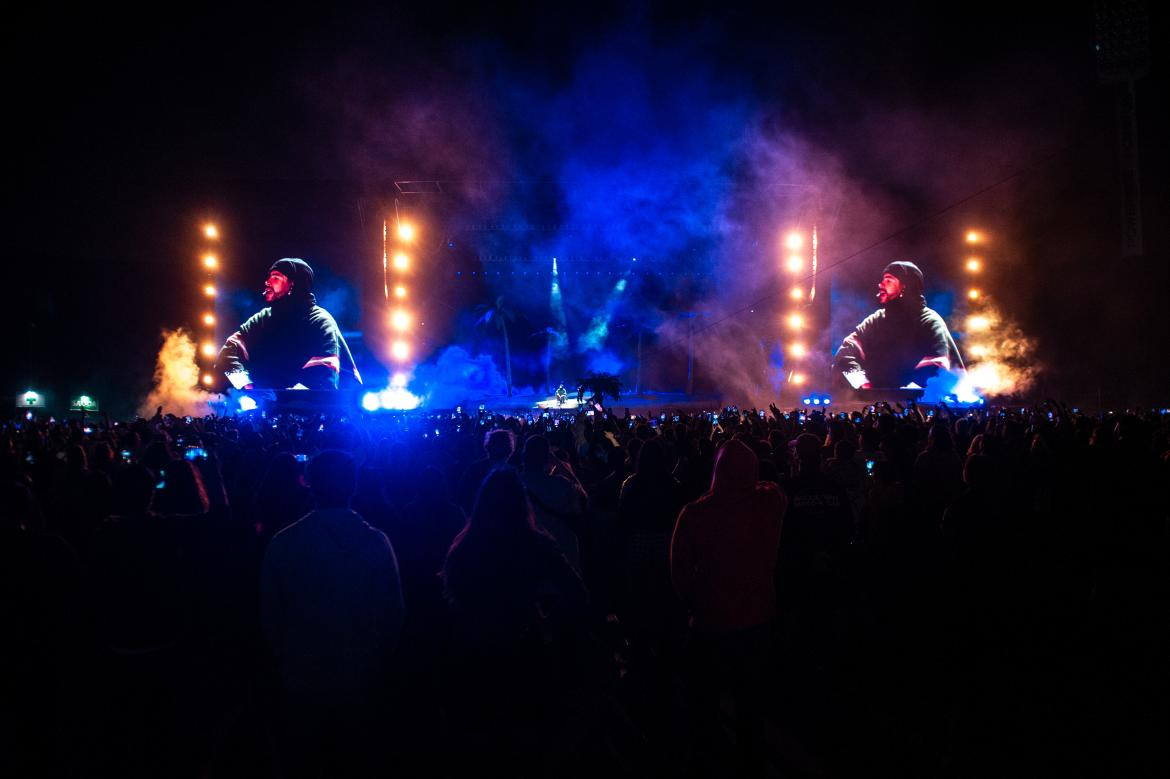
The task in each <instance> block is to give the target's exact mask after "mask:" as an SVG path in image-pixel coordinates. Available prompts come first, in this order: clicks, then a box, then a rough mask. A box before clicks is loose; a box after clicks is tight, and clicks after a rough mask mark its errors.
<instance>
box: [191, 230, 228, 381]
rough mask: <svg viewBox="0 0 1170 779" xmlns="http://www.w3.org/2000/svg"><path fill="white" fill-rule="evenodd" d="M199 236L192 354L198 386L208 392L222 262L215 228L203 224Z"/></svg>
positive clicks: (213, 377)
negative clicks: (199, 302) (198, 301)
mask: <svg viewBox="0 0 1170 779" xmlns="http://www.w3.org/2000/svg"><path fill="white" fill-rule="evenodd" d="M200 232H202V234H203V245H202V250H201V251H200V253H199V266H200V267H201V268H202V269H203V285H202V290H201V292H202V297H203V300H204V305H203V311H202V313H200V314H199V327H198V328H197V329H196V332H197V333H198V337H197V341H198V344H199V345H198V347H197V351H196V354H197V358H196V359H197V364H198V365H199V383H200V385H201V386H202V387H204V388H205V389H210V388H211V387H213V386H214V385H215V374H214V373H213V372H212V369H213V368H214V366H215V357H216V354H218V349H217V348H216V343H217V341H216V337H215V336H216V323H217V321H218V319H219V317H218V316H217V315H216V311H217V306H216V299H217V298H218V296H219V274H220V269H221V268H222V265H223V259H222V257H221V256H220V252H219V248H220V243H219V241H220V232H219V227H218V226H217V225H215V224H212V223H207V224H205V225H203V229H202V230H201V231H200Z"/></svg>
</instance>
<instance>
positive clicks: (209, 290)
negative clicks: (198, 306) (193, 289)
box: [203, 284, 215, 298]
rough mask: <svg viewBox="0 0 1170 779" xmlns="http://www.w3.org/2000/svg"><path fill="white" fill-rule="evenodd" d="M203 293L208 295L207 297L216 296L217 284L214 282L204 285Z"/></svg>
mask: <svg viewBox="0 0 1170 779" xmlns="http://www.w3.org/2000/svg"><path fill="white" fill-rule="evenodd" d="M203 294H204V295H207V297H209V298H213V297H215V285H214V284H207V285H205V286H204V287H203Z"/></svg>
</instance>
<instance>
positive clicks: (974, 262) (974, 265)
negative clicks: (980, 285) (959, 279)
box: [967, 257, 982, 273]
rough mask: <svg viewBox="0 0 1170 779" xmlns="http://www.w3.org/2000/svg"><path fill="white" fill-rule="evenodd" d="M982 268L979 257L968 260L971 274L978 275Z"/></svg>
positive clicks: (968, 268)
mask: <svg viewBox="0 0 1170 779" xmlns="http://www.w3.org/2000/svg"><path fill="white" fill-rule="evenodd" d="M980 267H982V266H981V265H980V263H979V258H978V257H972V258H970V259H969V260H967V270H969V271H970V272H971V273H978V272H979V268H980Z"/></svg>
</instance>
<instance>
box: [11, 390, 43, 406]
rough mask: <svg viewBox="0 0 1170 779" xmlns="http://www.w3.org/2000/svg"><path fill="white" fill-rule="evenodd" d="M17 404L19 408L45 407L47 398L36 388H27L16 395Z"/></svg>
mask: <svg viewBox="0 0 1170 779" xmlns="http://www.w3.org/2000/svg"><path fill="white" fill-rule="evenodd" d="M16 405H17V406H18V407H19V408H44V407H45V399H44V397H42V395H41V393H39V392H36V391H35V390H27V391H25V392H24V393H23V394H21V395H18V396H17V397H16Z"/></svg>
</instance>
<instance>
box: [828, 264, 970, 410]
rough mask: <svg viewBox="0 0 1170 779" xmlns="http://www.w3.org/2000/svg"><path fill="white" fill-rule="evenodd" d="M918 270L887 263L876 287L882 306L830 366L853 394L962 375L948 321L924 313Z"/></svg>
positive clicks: (844, 343)
mask: <svg viewBox="0 0 1170 779" xmlns="http://www.w3.org/2000/svg"><path fill="white" fill-rule="evenodd" d="M924 290H925V284H924V282H923V278H922V271H921V270H919V269H918V266H917V265H915V264H914V263H912V262H891V263H890V264H889V265H887V266H886V269H885V271H883V272H882V279H881V281H879V282H878V294H877V299H878V301H879V302H881V304H882V307H881V308H879V309H878V310H877V311H875V312H873V313H872V314H870V315H869V316H867V317H866V318H865V319H864V320H863V321H862V322H861V324H859V325H858V326H857V327H856V328H855V329H854V330H853V332H852V333H850V334H849V335H847V336H845V340H843V341H842V342H841V347H840V348H839V349H838V350H837V355H836V357H835V358H834V367H835V368H836V370H838V371H840V372H841V373H842V375H843V376H844V378H845V380H846V381H847V382H849V384H850V386H852V387H853V388H854V389H859V388H860V389H870V388H872V387H887V388H888V387H906V386H909V385H911V384H914V385H917V386H918V387H920V388H921V387H925V386H926V382H927V380H928V379H930V378H931V377H933V376H935V375H937V374H938V373H939V372H940V371H949V372H951V373H963V372H964V371H965V368H964V367H963V358H962V357H961V356H960V355H959V348H958V347H957V346H956V345H955V339H954V338H952V337H951V333H950V331H949V330H948V329H947V325H946V322H944V321H943V318H942V317H941V316H939V315H938V314H937V313H936V312H935V311H933V310H932V309H930V308H928V307H927V305H926V298H925V297H924V296H923V291H924Z"/></svg>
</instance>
